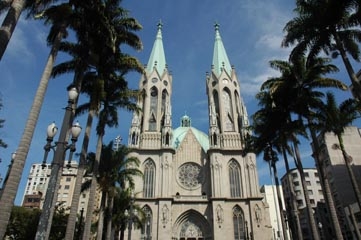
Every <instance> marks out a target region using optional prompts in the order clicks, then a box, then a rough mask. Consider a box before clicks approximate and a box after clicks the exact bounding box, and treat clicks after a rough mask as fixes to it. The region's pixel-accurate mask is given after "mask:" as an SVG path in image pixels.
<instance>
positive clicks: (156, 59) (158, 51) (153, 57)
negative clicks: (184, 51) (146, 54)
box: [146, 21, 166, 74]
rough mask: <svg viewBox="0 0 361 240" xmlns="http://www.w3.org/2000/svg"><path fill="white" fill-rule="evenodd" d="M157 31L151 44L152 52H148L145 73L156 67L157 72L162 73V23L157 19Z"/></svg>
mask: <svg viewBox="0 0 361 240" xmlns="http://www.w3.org/2000/svg"><path fill="white" fill-rule="evenodd" d="M157 26H158V32H157V37H156V39H155V41H154V44H153V49H152V53H151V54H150V58H149V61H148V64H147V69H146V70H147V73H151V72H152V71H153V69H154V67H156V69H157V71H158V73H159V74H162V73H163V71H164V69H165V67H166V61H165V55H164V48H163V40H162V26H163V24H162V23H161V22H160V21H159V23H158V25H157Z"/></svg>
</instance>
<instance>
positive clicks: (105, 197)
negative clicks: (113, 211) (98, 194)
mask: <svg viewBox="0 0 361 240" xmlns="http://www.w3.org/2000/svg"><path fill="white" fill-rule="evenodd" d="M107 202H108V193H107V192H106V191H102V198H101V201H100V208H99V217H98V231H97V240H102V239H103V229H104V209H105V208H106V207H107V206H106V203H107Z"/></svg>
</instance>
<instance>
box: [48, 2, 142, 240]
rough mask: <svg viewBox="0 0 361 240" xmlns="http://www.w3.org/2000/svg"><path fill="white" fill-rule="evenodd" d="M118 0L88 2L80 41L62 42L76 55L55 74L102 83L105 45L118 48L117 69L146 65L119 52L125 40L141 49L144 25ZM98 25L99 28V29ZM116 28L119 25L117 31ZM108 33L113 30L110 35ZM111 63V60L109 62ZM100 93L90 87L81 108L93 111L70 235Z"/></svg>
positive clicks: (77, 28) (77, 29) (69, 236)
mask: <svg viewBox="0 0 361 240" xmlns="http://www.w3.org/2000/svg"><path fill="white" fill-rule="evenodd" d="M118 2H119V1H107V2H106V3H107V4H106V5H104V6H105V8H104V6H103V5H102V6H99V7H94V6H95V4H92V3H90V4H88V5H86V4H85V5H86V6H84V8H85V10H84V12H83V13H82V18H81V19H82V20H83V21H84V24H79V25H76V26H71V28H72V29H73V30H74V31H75V33H76V36H77V39H78V43H76V44H74V43H70V42H63V43H62V44H61V46H60V50H62V51H64V52H66V53H68V54H70V55H71V56H72V57H73V59H71V60H70V61H67V62H64V63H61V64H59V65H58V66H56V67H55V68H54V71H53V73H54V75H57V74H62V73H69V72H75V75H78V76H79V77H80V78H82V79H83V80H82V82H83V83H85V84H86V85H85V88H90V87H89V85H92V84H94V86H97V84H99V79H98V78H97V71H99V69H100V68H102V67H101V65H100V64H99V56H101V55H102V54H104V53H102V51H104V49H110V50H111V51H112V52H114V50H115V49H117V53H116V54H113V55H114V58H113V60H114V61H116V62H115V63H114V64H113V66H114V67H118V70H116V71H119V70H121V72H122V73H124V74H125V73H126V72H128V71H132V70H135V71H142V66H141V64H140V63H139V62H138V60H137V59H136V58H134V57H131V56H129V55H126V54H121V53H120V52H119V47H120V46H121V44H127V45H129V46H131V47H133V48H135V49H137V50H139V49H141V47H142V44H141V42H140V39H139V38H138V37H137V36H136V35H135V34H134V33H133V31H137V30H139V29H141V26H140V24H139V23H138V22H137V21H136V20H135V19H134V18H130V17H128V15H127V11H126V10H124V9H122V8H120V7H119V6H118V5H117V3H118ZM112 7H113V8H112ZM95 16H98V17H95ZM100 20H102V21H100ZM84 26H86V27H84ZM106 28H108V29H107V30H106V31H105V30H104V29H106ZM95 29H99V30H98V31H95ZM109 29H110V30H109ZM111 29H113V30H111ZM114 29H116V31H115V30H114ZM105 33H109V34H108V35H106V34H105ZM115 34H118V35H115ZM114 37H116V39H117V40H116V41H111V40H107V41H105V39H113V38H114ZM108 52H109V51H108ZM108 65H110V64H109V63H108ZM110 80H111V79H109V81H110ZM78 82H80V80H78ZM94 93H95V94H94ZM97 93H98V91H97V88H96V87H94V90H92V91H90V92H89V91H88V93H87V94H88V95H89V96H90V102H89V103H88V104H83V105H82V106H80V107H79V108H78V109H77V112H78V113H84V112H86V111H89V113H88V119H87V126H86V129H85V135H84V141H83V146H82V151H81V155H80V160H79V169H78V173H77V178H76V183H75V188H74V195H73V198H72V207H71V209H70V214H69V218H68V224H67V230H66V238H67V239H72V238H73V236H74V230H75V223H76V215H77V210H78V209H77V206H78V204H79V199H80V190H81V185H82V179H83V175H84V172H85V162H86V155H87V149H88V143H89V139H90V131H91V126H92V121H93V118H94V117H95V116H96V115H97V113H98V111H99V101H100V98H101V96H100V95H98V94H97ZM88 224H89V223H88ZM87 228H88V225H87Z"/></svg>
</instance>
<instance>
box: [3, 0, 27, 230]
mask: <svg viewBox="0 0 361 240" xmlns="http://www.w3.org/2000/svg"><path fill="white" fill-rule="evenodd" d="M24 6H25V0H13V1H12V3H11V7H10V9H9V11H8V13H7V14H6V17H5V19H4V21H3V23H2V25H1V28H0V60H1V59H2V57H3V56H4V53H5V50H6V47H7V46H8V44H9V41H10V38H11V36H12V35H13V32H14V30H15V27H16V24H17V23H18V21H19V18H20V14H21V12H22V11H23V9H24ZM0 236H1V233H0Z"/></svg>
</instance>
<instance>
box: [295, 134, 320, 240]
mask: <svg viewBox="0 0 361 240" xmlns="http://www.w3.org/2000/svg"><path fill="white" fill-rule="evenodd" d="M293 146H294V150H295V154H296V161H297V164H296V165H297V169H298V171H299V173H300V177H301V184H302V190H303V195H304V196H305V203H306V212H307V218H308V223H309V226H310V229H311V235H312V238H313V240H319V239H320V236H319V232H318V230H317V226H316V221H315V218H314V217H313V209H312V206H311V203H310V197H309V195H308V191H307V186H306V180H305V173H304V171H303V165H302V161H301V154H300V150H299V148H298V144H297V142H296V141H295V140H294V141H293Z"/></svg>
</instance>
